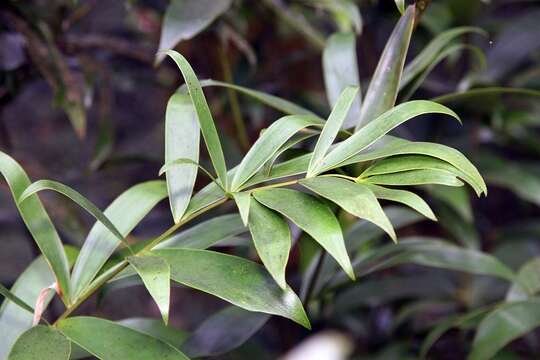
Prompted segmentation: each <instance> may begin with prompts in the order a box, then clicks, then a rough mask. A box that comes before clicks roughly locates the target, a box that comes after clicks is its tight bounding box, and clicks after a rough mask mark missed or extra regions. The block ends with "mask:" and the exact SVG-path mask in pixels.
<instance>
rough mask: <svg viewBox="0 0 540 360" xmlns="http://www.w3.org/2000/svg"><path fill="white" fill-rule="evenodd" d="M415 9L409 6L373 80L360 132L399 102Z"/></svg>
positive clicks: (398, 24)
mask: <svg viewBox="0 0 540 360" xmlns="http://www.w3.org/2000/svg"><path fill="white" fill-rule="evenodd" d="M414 17H415V7H414V6H413V5H411V6H409V7H408V8H407V10H406V11H405V14H403V16H402V17H401V18H400V19H399V22H398V23H397V24H396V27H395V28H394V31H392V34H391V35H390V38H389V39H388V42H387V43H386V46H385V47H384V50H383V53H382V55H381V58H380V60H379V63H378V64H377V68H376V69H375V73H374V74H373V77H372V78H371V81H370V83H369V87H368V89H367V92H366V97H365V99H364V102H363V104H362V110H361V111H360V118H359V120H358V123H357V125H356V129H357V130H358V129H360V128H361V127H362V126H364V125H365V124H367V123H369V122H370V121H372V120H374V119H376V118H378V117H379V115H381V114H383V113H384V112H386V111H388V110H390V109H391V108H392V107H393V106H394V104H395V103H396V98H397V93H398V90H399V82H400V80H401V73H402V72H403V66H404V64H405V58H406V57H407V50H408V49H409V42H410V41H411V35H412V31H413V23H414Z"/></svg>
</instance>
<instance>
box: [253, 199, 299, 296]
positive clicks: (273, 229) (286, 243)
mask: <svg viewBox="0 0 540 360" xmlns="http://www.w3.org/2000/svg"><path fill="white" fill-rule="evenodd" d="M249 231H250V232H251V237H252V238H253V243H254V244H255V248H256V249H257V253H258V254H259V257H260V258H261V260H262V262H263V264H264V266H265V267H266V269H267V270H268V272H269V273H270V275H272V277H273V278H274V280H276V283H277V284H278V285H279V286H280V287H281V288H282V289H284V290H285V289H286V288H287V282H286V281H285V267H286V266H287V261H288V259H289V251H290V250H291V232H290V230H289V225H287V223H286V222H285V220H284V219H283V218H282V217H281V216H280V215H279V214H277V213H276V212H274V211H272V210H270V209H268V208H266V207H264V206H263V205H261V204H259V202H258V201H257V200H252V201H251V205H250V218H249Z"/></svg>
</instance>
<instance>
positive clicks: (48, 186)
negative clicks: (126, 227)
mask: <svg viewBox="0 0 540 360" xmlns="http://www.w3.org/2000/svg"><path fill="white" fill-rule="evenodd" d="M42 190H53V191H56V192H58V193H60V194H62V195H64V196H66V197H68V198H70V199H71V200H73V202H75V203H76V204H77V205H79V206H80V207H82V208H83V209H84V210H86V212H88V213H89V214H90V215H92V216H93V217H94V218H95V219H96V220H97V221H99V222H100V223H101V224H103V226H105V227H106V228H107V229H108V230H109V231H110V232H111V233H112V234H113V235H114V236H116V238H117V239H118V240H119V241H124V237H123V236H122V234H121V233H120V231H118V230H117V229H116V227H115V226H114V224H113V223H112V222H111V221H110V220H109V219H108V218H107V216H106V215H105V214H103V212H101V210H99V208H98V207H97V206H96V205H94V204H93V203H92V202H91V201H90V200H88V199H87V198H85V197H84V196H82V195H81V194H80V193H78V192H77V191H75V190H74V189H72V188H70V187H69V186H67V185H64V184H61V183H59V182H57V181H53V180H38V181H36V182H34V183H33V184H31V185H30V186H28V187H27V188H26V190H24V192H23V193H22V194H21V197H20V198H19V203H24V201H25V200H26V199H28V198H29V197H30V196H32V195H34V194H36V193H38V192H40V191H42Z"/></svg>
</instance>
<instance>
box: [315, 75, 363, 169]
mask: <svg viewBox="0 0 540 360" xmlns="http://www.w3.org/2000/svg"><path fill="white" fill-rule="evenodd" d="M357 93H358V88H357V87H351V86H347V87H345V90H343V92H342V93H341V95H340V96H339V98H338V99H337V100H336V103H335V105H334V108H333V109H332V112H331V113H330V116H329V117H328V120H327V121H326V124H324V127H323V129H322V132H321V135H320V136H319V139H318V140H317V143H316V144H315V149H314V150H313V156H312V157H311V160H310V162H309V167H308V172H307V177H311V176H313V175H314V174H315V173H316V171H317V169H318V168H319V167H320V165H321V162H322V160H323V158H324V157H325V156H326V153H327V152H328V150H329V149H330V146H332V143H333V142H334V140H335V139H336V136H337V134H338V132H339V130H340V129H341V126H342V124H343V122H344V120H345V117H346V116H347V114H348V113H349V110H350V108H351V106H352V104H353V101H354V99H355V97H356V94H357Z"/></svg>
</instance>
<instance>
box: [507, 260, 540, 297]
mask: <svg viewBox="0 0 540 360" xmlns="http://www.w3.org/2000/svg"><path fill="white" fill-rule="evenodd" d="M538 292H540V257H535V258H533V259H531V260H529V261H527V262H526V263H525V264H523V265H522V266H521V268H520V269H519V271H518V274H517V280H516V282H515V283H513V284H512V286H511V287H510V289H509V290H508V293H507V294H506V301H520V300H526V299H527V298H529V297H532V296H534V295H536V294H538Z"/></svg>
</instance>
